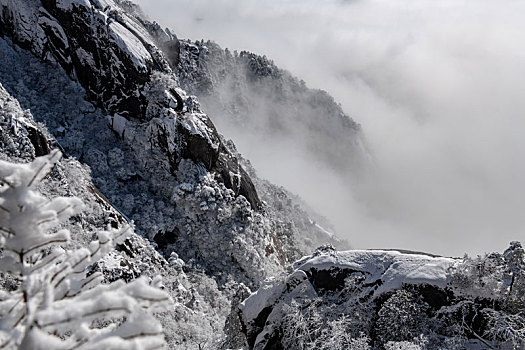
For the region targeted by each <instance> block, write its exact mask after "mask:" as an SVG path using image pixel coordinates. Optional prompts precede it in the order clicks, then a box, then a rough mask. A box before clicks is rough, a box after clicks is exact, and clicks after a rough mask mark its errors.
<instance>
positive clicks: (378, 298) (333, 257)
mask: <svg viewBox="0 0 525 350" xmlns="http://www.w3.org/2000/svg"><path fill="white" fill-rule="evenodd" d="M455 264H457V259H452V258H444V257H433V256H428V255H423V254H417V253H401V252H398V251H385V250H350V251H342V252H338V251H335V250H333V248H331V247H322V248H320V249H318V250H317V251H316V253H315V254H313V255H311V256H307V257H304V258H302V259H301V260H299V261H297V262H296V263H295V264H294V268H295V270H294V271H293V272H291V273H290V274H289V275H287V276H283V277H280V278H272V279H269V280H266V281H265V282H263V283H262V284H261V286H260V288H259V289H258V290H257V291H256V292H255V293H253V294H252V295H251V296H250V297H249V298H247V299H246V300H245V301H244V302H243V303H242V304H241V306H240V310H241V318H242V322H243V323H244V325H245V327H246V328H245V329H246V334H247V338H248V342H249V344H250V347H253V348H254V349H267V348H272V347H271V346H277V348H279V347H278V346H284V345H283V344H282V343H281V341H282V339H283V338H285V337H283V334H284V333H286V331H287V327H289V326H290V325H289V324H287V323H286V321H285V320H286V319H287V317H290V314H293V311H291V307H292V306H291V305H295V307H297V308H299V309H301V308H305V309H306V308H308V307H310V305H311V303H314V304H316V303H317V304H316V307H319V310H320V311H319V312H320V314H321V315H322V316H319V317H325V318H326V319H328V320H329V319H331V318H333V317H339V316H340V315H344V314H349V315H352V314H354V315H352V316H357V317H358V318H360V319H361V320H360V321H362V322H363V323H366V322H367V321H366V320H367V319H370V320H374V319H377V315H374V313H376V312H378V310H379V309H380V307H379V306H380V305H381V304H382V303H384V302H385V300H387V299H388V297H389V296H391V295H393V294H395V293H396V291H399V290H403V289H405V288H407V289H411V290H415V291H417V292H416V293H418V295H419V296H420V297H421V298H422V300H423V301H424V303H426V304H428V305H430V306H431V307H434V308H440V307H442V306H443V305H446V304H448V303H449V301H450V300H449V297H450V296H449V294H448V293H447V292H446V290H445V289H446V287H447V285H448V283H449V282H450V271H451V269H452V268H453V267H454V265H455ZM356 304H359V307H357V306H356ZM321 305H324V308H323V307H322V306H321ZM363 310H366V311H365V312H366V313H369V314H367V315H364V314H363V315H361V316H359V312H363ZM323 313H324V316H323ZM303 321H304V322H307V321H306V320H303ZM320 321H321V318H320V319H319V322H320ZM373 322H374V321H371V322H370V324H369V325H368V326H367V327H368V328H367V327H364V328H362V329H361V330H362V331H364V330H367V329H368V332H369V330H370V327H371V326H372V324H373ZM368 332H367V333H368ZM357 334H359V333H358V332H357ZM285 348H286V346H285Z"/></svg>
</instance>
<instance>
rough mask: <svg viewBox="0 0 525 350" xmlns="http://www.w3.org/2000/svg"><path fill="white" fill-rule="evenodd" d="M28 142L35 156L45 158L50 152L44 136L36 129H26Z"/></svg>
mask: <svg viewBox="0 0 525 350" xmlns="http://www.w3.org/2000/svg"><path fill="white" fill-rule="evenodd" d="M26 129H27V132H28V136H29V140H30V141H31V144H32V145H33V147H34V149H35V156H37V157H39V156H45V155H46V154H49V152H51V150H50V149H49V145H48V143H47V138H46V137H45V135H44V134H43V133H42V132H41V131H40V130H38V129H36V128H33V127H30V126H28V127H27V128H26Z"/></svg>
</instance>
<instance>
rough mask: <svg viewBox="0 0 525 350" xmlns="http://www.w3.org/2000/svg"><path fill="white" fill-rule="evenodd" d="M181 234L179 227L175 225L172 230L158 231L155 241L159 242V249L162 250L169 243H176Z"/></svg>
mask: <svg viewBox="0 0 525 350" xmlns="http://www.w3.org/2000/svg"><path fill="white" fill-rule="evenodd" d="M179 235H180V232H179V229H177V228H176V227H174V228H173V230H172V231H168V232H158V233H157V234H156V235H155V237H154V239H153V240H154V241H155V243H157V245H158V249H160V250H162V249H164V248H166V247H167V246H168V245H169V244H173V243H175V242H176V241H177V238H178V237H179Z"/></svg>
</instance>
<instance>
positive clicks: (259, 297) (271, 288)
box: [240, 278, 285, 321]
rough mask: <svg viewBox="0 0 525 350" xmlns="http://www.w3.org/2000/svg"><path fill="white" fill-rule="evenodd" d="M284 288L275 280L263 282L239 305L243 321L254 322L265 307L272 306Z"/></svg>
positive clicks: (282, 284) (281, 283)
mask: <svg viewBox="0 0 525 350" xmlns="http://www.w3.org/2000/svg"><path fill="white" fill-rule="evenodd" d="M284 288H285V284H284V283H283V282H282V281H280V280H277V279H275V278H270V279H267V280H265V281H263V282H262V283H261V286H260V287H259V289H258V290H257V291H256V292H255V293H253V294H252V295H250V296H249V297H248V299H246V300H245V301H243V302H242V303H241V305H240V309H241V310H242V316H243V318H244V320H245V321H251V320H255V318H256V317H257V316H258V315H259V314H260V313H261V311H262V310H263V309H264V308H265V307H267V306H270V305H272V304H273V303H274V302H275V301H276V300H277V298H278V297H279V296H280V295H281V293H282V292H283V291H284Z"/></svg>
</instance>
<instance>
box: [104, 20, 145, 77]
mask: <svg viewBox="0 0 525 350" xmlns="http://www.w3.org/2000/svg"><path fill="white" fill-rule="evenodd" d="M109 34H110V36H111V38H112V39H113V41H114V42H115V43H116V44H117V45H118V46H119V47H120V48H121V49H122V50H123V51H124V52H126V53H127V55H128V56H129V58H130V59H131V60H132V61H133V64H134V65H135V67H136V68H137V69H139V70H140V71H144V70H146V69H147V63H148V62H152V61H153V59H152V58H151V55H150V53H149V51H148V50H146V48H145V47H144V45H142V42H141V41H140V40H139V39H138V38H137V37H136V36H135V35H133V33H131V32H130V31H129V30H127V29H126V28H125V27H124V26H123V25H122V24H120V23H118V22H111V23H110V24H109Z"/></svg>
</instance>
